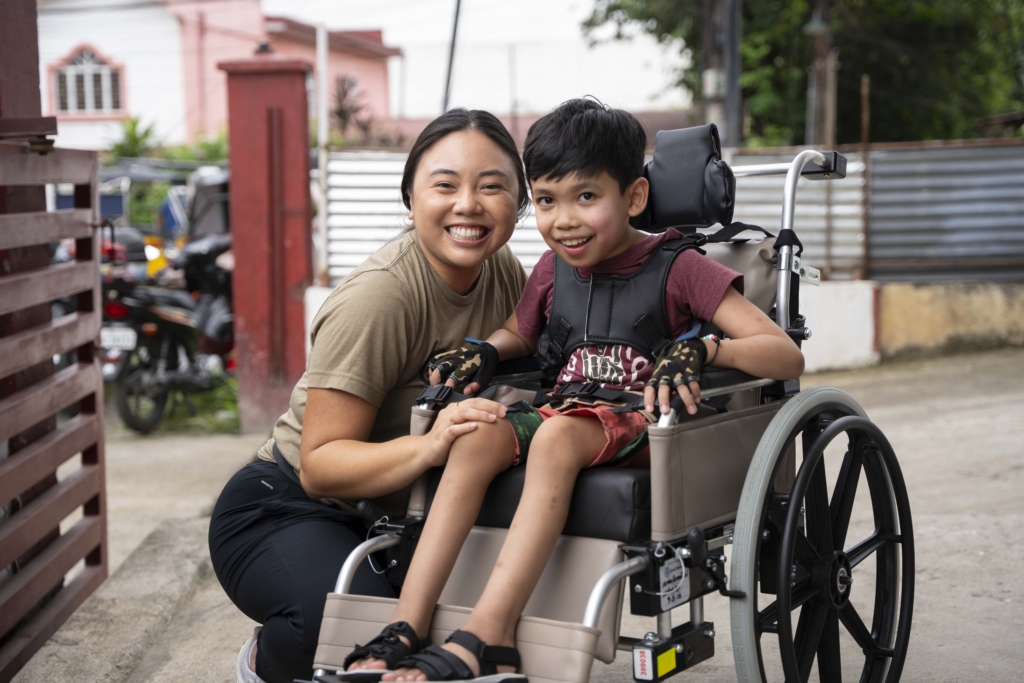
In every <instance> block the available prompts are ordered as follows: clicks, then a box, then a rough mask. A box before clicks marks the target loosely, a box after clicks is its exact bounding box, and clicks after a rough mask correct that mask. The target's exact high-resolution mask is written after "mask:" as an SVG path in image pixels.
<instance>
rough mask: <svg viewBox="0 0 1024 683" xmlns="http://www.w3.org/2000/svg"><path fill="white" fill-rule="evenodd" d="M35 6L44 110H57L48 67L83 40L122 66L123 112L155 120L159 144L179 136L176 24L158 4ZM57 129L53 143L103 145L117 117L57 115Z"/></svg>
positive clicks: (181, 104) (106, 0)
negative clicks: (92, 118)
mask: <svg viewBox="0 0 1024 683" xmlns="http://www.w3.org/2000/svg"><path fill="white" fill-rule="evenodd" d="M117 5H125V7H124V8H117V7H116V6H117ZM91 7H100V8H102V9H89V8H91ZM38 11H39V68H40V83H41V93H40V94H41V96H42V102H43V112H44V114H46V115H55V114H57V112H56V111H54V110H53V103H52V102H51V99H50V90H51V89H52V87H53V83H52V80H51V76H50V72H49V69H48V67H49V66H50V65H53V64H55V63H57V62H58V61H60V60H63V59H64V58H65V57H67V56H68V54H69V53H70V52H71V50H72V49H74V48H76V47H77V46H79V45H82V44H88V45H91V46H92V47H94V48H95V49H96V50H98V51H99V52H100V53H101V54H102V56H103V57H105V58H107V59H109V60H111V61H112V62H119V63H120V64H122V65H123V69H124V71H123V75H122V78H123V79H124V83H125V86H124V103H123V105H122V106H123V107H124V109H125V115H126V116H135V117H138V118H140V119H141V120H142V122H143V123H144V124H151V123H152V124H155V125H156V133H157V137H158V139H159V142H160V143H162V144H179V143H181V142H184V140H185V133H186V129H185V82H184V77H185V76H184V67H183V65H182V54H181V30H180V27H179V25H178V22H177V20H176V19H175V18H174V17H173V16H171V14H170V13H169V12H168V11H167V9H166V8H165V7H164V6H162V5H157V4H155V5H153V6H151V7H147V6H140V5H139V3H138V2H136V1H135V0H103V2H102V3H97V2H95V0H39V1H38ZM57 129H58V135H57V141H56V144H57V145H58V146H61V147H77V148H85V149H104V148H108V147H110V145H111V144H112V143H113V142H114V141H115V140H116V139H117V138H118V137H119V136H120V126H119V124H118V122H117V121H111V120H103V121H75V119H74V117H73V116H61V117H60V118H59V119H58V123H57Z"/></svg>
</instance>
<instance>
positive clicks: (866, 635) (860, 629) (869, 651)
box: [838, 602, 879, 657]
mask: <svg viewBox="0 0 1024 683" xmlns="http://www.w3.org/2000/svg"><path fill="white" fill-rule="evenodd" d="M838 613H839V620H840V621H842V622H843V626H845V627H846V630H847V631H849V632H850V635H851V636H853V639H854V640H856V641H857V644H858V645H860V649H861V650H863V651H864V654H865V655H867V656H868V657H871V656H875V655H878V654H879V652H878V649H879V648H878V643H876V642H875V639H874V638H873V637H872V636H871V633H870V632H869V631H868V627H867V626H865V625H864V621H863V620H862V619H861V618H860V614H858V613H857V610H856V609H855V608H854V606H853V603H852V602H847V603H846V605H845V606H844V607H843V608H842V609H841V610H839V612H838Z"/></svg>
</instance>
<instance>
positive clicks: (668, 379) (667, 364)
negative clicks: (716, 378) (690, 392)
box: [647, 339, 708, 388]
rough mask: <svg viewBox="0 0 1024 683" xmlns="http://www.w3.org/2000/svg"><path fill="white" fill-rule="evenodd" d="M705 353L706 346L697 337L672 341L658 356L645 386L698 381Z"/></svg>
mask: <svg viewBox="0 0 1024 683" xmlns="http://www.w3.org/2000/svg"><path fill="white" fill-rule="evenodd" d="M707 355H708V350H707V347H706V346H704V342H702V341H701V340H699V339H684V340H681V341H677V342H675V343H673V344H672V345H671V346H669V347H668V348H667V349H665V350H664V351H663V352H662V354H661V355H660V356H659V357H658V360H657V364H656V365H655V366H654V373H653V374H652V375H651V379H650V380H648V382H647V386H649V387H655V388H657V387H661V386H670V387H673V388H675V387H678V386H679V385H681V384H689V383H690V382H699V381H700V369H701V367H703V366H704V361H705V360H707Z"/></svg>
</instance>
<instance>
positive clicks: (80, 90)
mask: <svg viewBox="0 0 1024 683" xmlns="http://www.w3.org/2000/svg"><path fill="white" fill-rule="evenodd" d="M54 86H55V91H56V95H57V97H56V98H55V104H56V105H57V111H58V112H59V113H61V114H119V113H121V101H122V100H123V99H124V98H123V97H122V96H121V70H120V69H119V68H117V67H113V66H110V65H109V64H107V63H106V62H104V61H103V60H102V59H101V58H100V57H99V56H98V55H96V53H94V52H93V51H92V50H89V49H88V48H83V49H81V50H79V51H78V53H77V54H75V56H74V57H73V58H72V59H71V60H70V61H69V62H68V63H66V64H65V65H64V66H62V67H60V68H59V69H58V70H57V71H56V72H55V83H54Z"/></svg>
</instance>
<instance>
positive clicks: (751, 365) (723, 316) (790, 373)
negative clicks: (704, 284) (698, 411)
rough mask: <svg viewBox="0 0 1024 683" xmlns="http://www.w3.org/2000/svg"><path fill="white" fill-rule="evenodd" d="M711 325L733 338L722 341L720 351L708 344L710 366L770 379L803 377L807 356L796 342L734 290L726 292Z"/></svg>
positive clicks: (730, 288)
mask: <svg viewBox="0 0 1024 683" xmlns="http://www.w3.org/2000/svg"><path fill="white" fill-rule="evenodd" d="M711 322H712V323H714V325H715V326H716V327H718V329H720V330H722V332H724V333H725V334H727V335H729V337H730V338H729V339H725V340H722V342H721V343H720V344H719V345H718V350H717V352H716V350H715V346H716V344H715V343H714V342H708V341H705V342H704V343H705V345H706V346H707V348H708V360H709V361H711V362H710V363H709V365H712V366H714V367H719V368H736V369H737V370H742V371H743V372H746V373H747V374H749V375H754V376H756V377H766V378H770V379H796V378H798V377H800V375H801V374H803V371H804V355H803V353H801V352H800V348H799V347H798V346H797V345H796V343H795V342H794V341H793V340H792V339H790V338H789V335H787V334H786V333H785V332H783V331H782V328H780V327H779V326H778V325H776V324H775V323H774V322H772V320H771V318H769V317H768V316H767V315H765V314H764V313H763V312H762V311H761V309H759V308H758V307H757V306H755V305H754V304H752V303H750V302H749V301H747V300H746V299H744V298H743V295H742V294H740V293H739V292H737V291H736V290H735V289H734V288H733V287H729V288H728V289H727V290H726V291H725V296H723V297H722V301H721V303H719V304H718V309H717V310H716V311H715V315H714V317H712V318H711Z"/></svg>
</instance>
